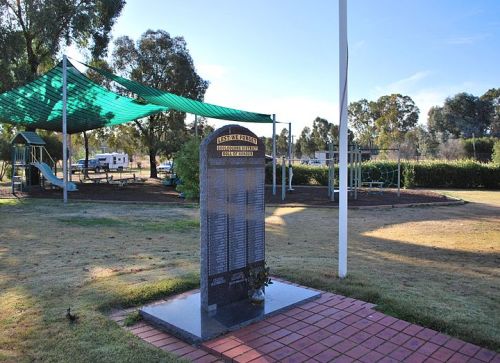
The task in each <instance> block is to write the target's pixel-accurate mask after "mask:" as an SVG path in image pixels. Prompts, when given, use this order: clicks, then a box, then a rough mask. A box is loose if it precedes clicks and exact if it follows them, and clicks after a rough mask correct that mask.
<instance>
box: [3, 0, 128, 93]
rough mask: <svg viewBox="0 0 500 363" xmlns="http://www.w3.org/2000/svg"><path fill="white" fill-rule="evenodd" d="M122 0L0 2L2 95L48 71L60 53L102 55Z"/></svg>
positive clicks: (93, 56)
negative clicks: (73, 50)
mask: <svg viewBox="0 0 500 363" xmlns="http://www.w3.org/2000/svg"><path fill="white" fill-rule="evenodd" d="M124 5H125V0H65V1H61V0H30V1H19V0H0V92H3V91H5V90H9V89H11V88H13V87H17V86H19V85H22V84H24V83H26V82H29V81H32V80H33V79H35V78H36V76H37V75H38V74H39V73H41V72H43V71H45V70H47V69H48V68H50V67H52V66H53V65H54V63H55V59H56V57H57V55H58V53H59V51H60V50H61V47H62V46H64V45H66V46H68V45H71V44H76V45H77V46H78V47H80V48H82V49H88V50H89V51H90V53H91V56H92V58H98V57H100V56H102V55H103V54H105V52H106V50H107V46H108V43H109V40H110V35H109V33H110V31H111V28H112V26H113V25H114V23H115V21H116V19H117V17H118V16H119V15H120V13H121V11H122V9H123V6H124Z"/></svg>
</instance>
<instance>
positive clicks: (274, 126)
mask: <svg viewBox="0 0 500 363" xmlns="http://www.w3.org/2000/svg"><path fill="white" fill-rule="evenodd" d="M273 195H276V114H273Z"/></svg>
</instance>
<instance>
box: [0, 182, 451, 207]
mask: <svg viewBox="0 0 500 363" xmlns="http://www.w3.org/2000/svg"><path fill="white" fill-rule="evenodd" d="M77 185H78V191H76V192H71V193H69V198H70V199H71V200H95V201H104V200H109V201H125V202H158V203H176V204H192V201H190V200H185V199H183V198H180V197H179V193H178V192H177V191H176V190H175V188H174V187H171V186H165V185H163V184H162V183H161V182H160V180H155V179H149V180H147V181H146V182H145V183H141V184H134V183H129V184H127V185H123V186H120V185H113V184H106V183H102V184H89V183H77ZM2 196H3V197H12V194H11V190H10V187H9V186H6V185H5V186H3V187H2V188H1V191H0V197H2ZM17 196H18V197H21V198H23V197H33V198H56V199H57V198H59V199H60V198H62V191H61V190H60V189H58V188H57V189H41V188H38V187H33V188H32V190H31V191H30V192H25V193H17ZM265 198H266V203H267V204H268V205H280V206H297V205H299V206H321V207H325V206H332V207H335V206H338V197H337V198H336V199H337V200H336V201H330V198H329V197H328V189H327V188H326V187H320V186H317V187H309V186H296V187H294V191H293V192H287V193H286V197H285V200H284V201H282V200H281V189H280V188H278V190H277V193H276V195H272V188H271V186H269V185H267V186H266V193H265ZM452 201H455V199H452V198H449V197H447V196H445V195H441V194H438V193H435V192H432V191H429V190H418V189H417V190H404V189H401V191H400V196H399V197H398V195H397V189H383V190H382V191H373V190H368V189H361V190H360V191H359V192H358V196H357V199H354V197H353V196H351V197H350V198H349V206H351V207H363V206H381V205H406V204H426V203H436V202H452Z"/></svg>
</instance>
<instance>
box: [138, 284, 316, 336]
mask: <svg viewBox="0 0 500 363" xmlns="http://www.w3.org/2000/svg"><path fill="white" fill-rule="evenodd" d="M320 296H321V293H320V292H318V291H315V290H311V289H307V288H304V287H298V286H294V285H291V284H287V283H284V282H280V281H276V280H274V281H273V284H272V285H269V286H268V287H267V288H266V300H265V302H264V304H263V305H260V306H257V305H252V304H251V303H250V301H249V300H242V301H239V302H236V303H232V304H229V305H225V306H222V307H219V308H218V309H217V310H216V311H214V312H206V311H204V310H203V309H202V308H201V300H200V291H199V290H195V291H190V292H188V293H185V294H182V295H178V296H174V297H173V298H171V299H169V300H167V301H164V302H161V303H156V304H153V305H148V306H144V307H143V308H142V309H140V314H141V316H142V317H143V318H144V320H146V321H148V322H150V323H151V324H153V325H156V326H157V327H159V328H161V329H163V330H165V331H167V332H169V333H171V334H173V335H175V336H177V337H178V338H180V339H183V340H186V341H187V342H189V343H191V344H199V343H201V342H203V341H206V340H209V339H212V338H215V337H217V336H219V335H222V334H224V333H227V332H229V331H234V330H237V329H240V328H242V327H244V326H246V325H249V324H251V323H254V322H257V321H260V320H262V319H264V318H267V317H269V316H271V315H273V314H277V313H280V312H283V311H284V310H287V309H289V308H292V307H294V306H297V305H300V304H302V303H305V302H307V301H310V300H314V299H316V298H319V297H320Z"/></svg>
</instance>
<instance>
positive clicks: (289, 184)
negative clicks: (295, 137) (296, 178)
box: [288, 122, 293, 191]
mask: <svg viewBox="0 0 500 363" xmlns="http://www.w3.org/2000/svg"><path fill="white" fill-rule="evenodd" d="M292 177H293V170H292V123H291V122H289V123H288V190H289V191H292V190H293V188H292Z"/></svg>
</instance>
